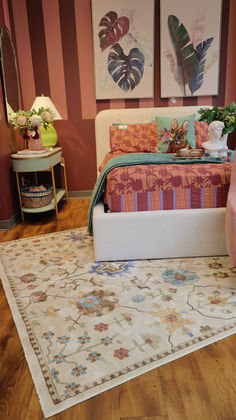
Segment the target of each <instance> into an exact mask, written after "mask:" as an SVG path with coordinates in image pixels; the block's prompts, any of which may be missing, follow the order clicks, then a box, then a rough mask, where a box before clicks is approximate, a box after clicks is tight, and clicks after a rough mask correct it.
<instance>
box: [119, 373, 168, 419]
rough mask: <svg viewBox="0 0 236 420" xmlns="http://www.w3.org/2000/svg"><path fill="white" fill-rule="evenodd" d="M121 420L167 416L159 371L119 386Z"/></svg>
mask: <svg viewBox="0 0 236 420" xmlns="http://www.w3.org/2000/svg"><path fill="white" fill-rule="evenodd" d="M120 415H121V418H126V417H127V418H129V417H145V416H146V417H152V416H154V417H155V416H158V415H167V411H166V405H165V397H164V394H163V390H162V385H161V379H160V375H159V370H158V369H154V370H152V371H150V372H148V373H146V374H145V375H141V376H138V377H137V378H135V379H133V380H131V381H128V382H126V383H124V384H122V385H120Z"/></svg>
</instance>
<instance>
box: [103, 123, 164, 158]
mask: <svg viewBox="0 0 236 420" xmlns="http://www.w3.org/2000/svg"><path fill="white" fill-rule="evenodd" d="M157 143H158V135H157V125H156V123H155V122H152V123H141V124H119V125H112V126H111V127H110V145H111V151H112V152H117V151H119V152H125V153H140V152H150V153H157Z"/></svg>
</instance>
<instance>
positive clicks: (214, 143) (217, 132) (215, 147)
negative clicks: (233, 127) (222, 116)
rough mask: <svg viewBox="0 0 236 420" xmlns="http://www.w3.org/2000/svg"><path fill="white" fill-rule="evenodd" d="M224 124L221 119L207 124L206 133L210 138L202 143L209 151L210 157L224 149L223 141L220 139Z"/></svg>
mask: <svg viewBox="0 0 236 420" xmlns="http://www.w3.org/2000/svg"><path fill="white" fill-rule="evenodd" d="M224 126H225V125H224V123H223V122H222V121H213V122H212V123H210V124H209V127H208V135H209V137H210V140H208V141H206V142H205V143H203V147H204V149H206V151H207V152H208V153H209V155H210V157H219V156H221V152H223V150H224V143H223V141H222V140H221V135H222V130H223V128H224Z"/></svg>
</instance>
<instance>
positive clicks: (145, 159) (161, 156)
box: [88, 151, 234, 236]
mask: <svg viewBox="0 0 236 420" xmlns="http://www.w3.org/2000/svg"><path fill="white" fill-rule="evenodd" d="M233 156H234V151H231V155H230V156H229V159H230V162H232V161H233ZM222 162H223V161H222V159H221V158H210V157H204V158H201V159H199V158H195V159H181V158H177V157H176V155H175V154H172V153H168V154H167V153H131V154H129V155H122V156H116V157H114V158H112V159H110V160H109V161H108V162H107V163H106V165H105V166H104V168H103V170H102V172H101V173H100V175H99V177H98V179H97V181H96V184H95V186H94V189H93V193H92V196H91V200H90V207H89V212H88V233H89V234H90V235H91V236H92V235H93V222H92V219H93V209H94V207H95V206H96V204H97V203H98V202H99V200H100V198H101V197H102V195H103V192H104V190H105V188H106V182H107V181H106V179H107V174H108V173H109V172H110V171H111V170H112V169H114V168H117V167H118V166H130V165H160V164H170V163H172V164H173V163H178V164H182V165H186V164H189V163H191V164H195V163H222Z"/></svg>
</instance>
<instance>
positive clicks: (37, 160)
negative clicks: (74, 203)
mask: <svg viewBox="0 0 236 420" xmlns="http://www.w3.org/2000/svg"><path fill="white" fill-rule="evenodd" d="M22 153H23V152H22ZM11 159H12V166H13V171H14V172H15V173H16V181H17V189H18V196H19V201H20V208H21V217H22V221H23V222H24V213H41V212H45V211H49V210H53V209H55V211H56V218H58V205H57V204H58V202H59V201H60V200H61V199H62V197H63V196H64V195H66V201H67V202H68V189H67V179H66V167H65V160H64V158H63V156H62V150H61V147H55V148H53V149H52V150H50V151H48V152H46V153H45V152H44V153H42V154H39V155H34V154H33V152H32V154H30V153H29V152H27V154H18V153H15V154H13V155H11ZM58 164H61V165H62V166H63V174H64V185H65V188H64V189H63V188H58V189H57V188H56V184H55V176H54V167H55V166H56V165H58ZM42 171H49V172H51V178H52V187H53V199H52V200H51V203H49V204H48V205H47V206H44V207H39V208H29V207H24V206H23V205H22V199H21V185H20V178H19V173H24V172H34V175H35V182H36V183H37V172H42Z"/></svg>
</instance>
